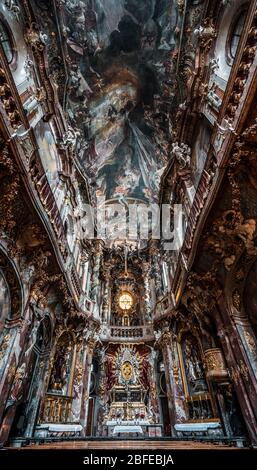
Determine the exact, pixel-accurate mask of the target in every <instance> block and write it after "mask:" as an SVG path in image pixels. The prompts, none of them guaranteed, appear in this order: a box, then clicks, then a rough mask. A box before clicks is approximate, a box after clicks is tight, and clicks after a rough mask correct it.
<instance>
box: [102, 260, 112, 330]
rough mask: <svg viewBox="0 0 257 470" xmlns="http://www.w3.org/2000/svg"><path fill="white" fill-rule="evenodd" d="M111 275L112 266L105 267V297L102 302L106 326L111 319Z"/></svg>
mask: <svg viewBox="0 0 257 470" xmlns="http://www.w3.org/2000/svg"><path fill="white" fill-rule="evenodd" d="M110 275H111V265H105V267H104V279H105V283H104V295H103V302H102V315H101V316H102V321H103V323H104V324H105V325H106V324H107V323H108V319H109V311H110Z"/></svg>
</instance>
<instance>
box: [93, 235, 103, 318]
mask: <svg viewBox="0 0 257 470" xmlns="http://www.w3.org/2000/svg"><path fill="white" fill-rule="evenodd" d="M103 246H104V243H103V241H102V240H96V241H95V252H94V267H93V273H92V285H91V300H92V301H93V302H94V315H95V317H97V318H99V314H100V305H99V297H100V291H101V285H100V269H101V264H102V257H103Z"/></svg>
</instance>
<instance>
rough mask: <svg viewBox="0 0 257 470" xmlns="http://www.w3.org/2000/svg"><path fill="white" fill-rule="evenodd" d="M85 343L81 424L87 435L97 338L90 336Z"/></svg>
mask: <svg viewBox="0 0 257 470" xmlns="http://www.w3.org/2000/svg"><path fill="white" fill-rule="evenodd" d="M84 341H85V349H84V354H83V365H82V371H83V374H82V375H81V379H82V396H81V410H80V423H81V425H82V427H83V432H84V434H86V427H87V418H88V403H89V391H90V378H91V366H92V361H93V354H94V348H95V345H96V338H95V336H94V335H90V336H89V337H87V338H85V339H84Z"/></svg>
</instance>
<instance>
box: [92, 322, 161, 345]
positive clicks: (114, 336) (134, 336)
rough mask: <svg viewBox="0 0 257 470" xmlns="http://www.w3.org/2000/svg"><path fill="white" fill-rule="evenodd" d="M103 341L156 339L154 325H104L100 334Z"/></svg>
mask: <svg viewBox="0 0 257 470" xmlns="http://www.w3.org/2000/svg"><path fill="white" fill-rule="evenodd" d="M100 338H101V340H102V341H117V342H119V341H124V340H125V341H126V342H133V341H138V340H143V341H152V340H154V332H153V325H152V324H149V325H143V326H107V325H106V326H103V327H102V331H101V334H100Z"/></svg>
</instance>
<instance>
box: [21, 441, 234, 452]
mask: <svg viewBox="0 0 257 470" xmlns="http://www.w3.org/2000/svg"><path fill="white" fill-rule="evenodd" d="M50 449H56V450H61V449H67V450H83V449H88V450H91V449H92V450H94V449H95V450H96V449H105V450H107V449H111V450H113V449H128V450H132V449H137V450H140V449H144V450H145V449H147V450H148V451H149V450H172V449H174V450H194V449H195V450H229V449H230V450H231V449H235V450H236V449H237V447H231V446H229V445H224V444H218V443H217V444H214V443H210V442H200V441H199V442H197V441H177V440H176V441H172V440H168V441H149V440H147V441H131V440H128V441H120V440H119V441H109V440H108V441H105V440H101V441H92V440H90V441H87V440H85V441H84V440H80V441H62V442H52V443H51V442H48V443H44V444H40V445H39V444H31V445H27V446H25V447H21V448H20V450H24V451H26V450H50Z"/></svg>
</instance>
